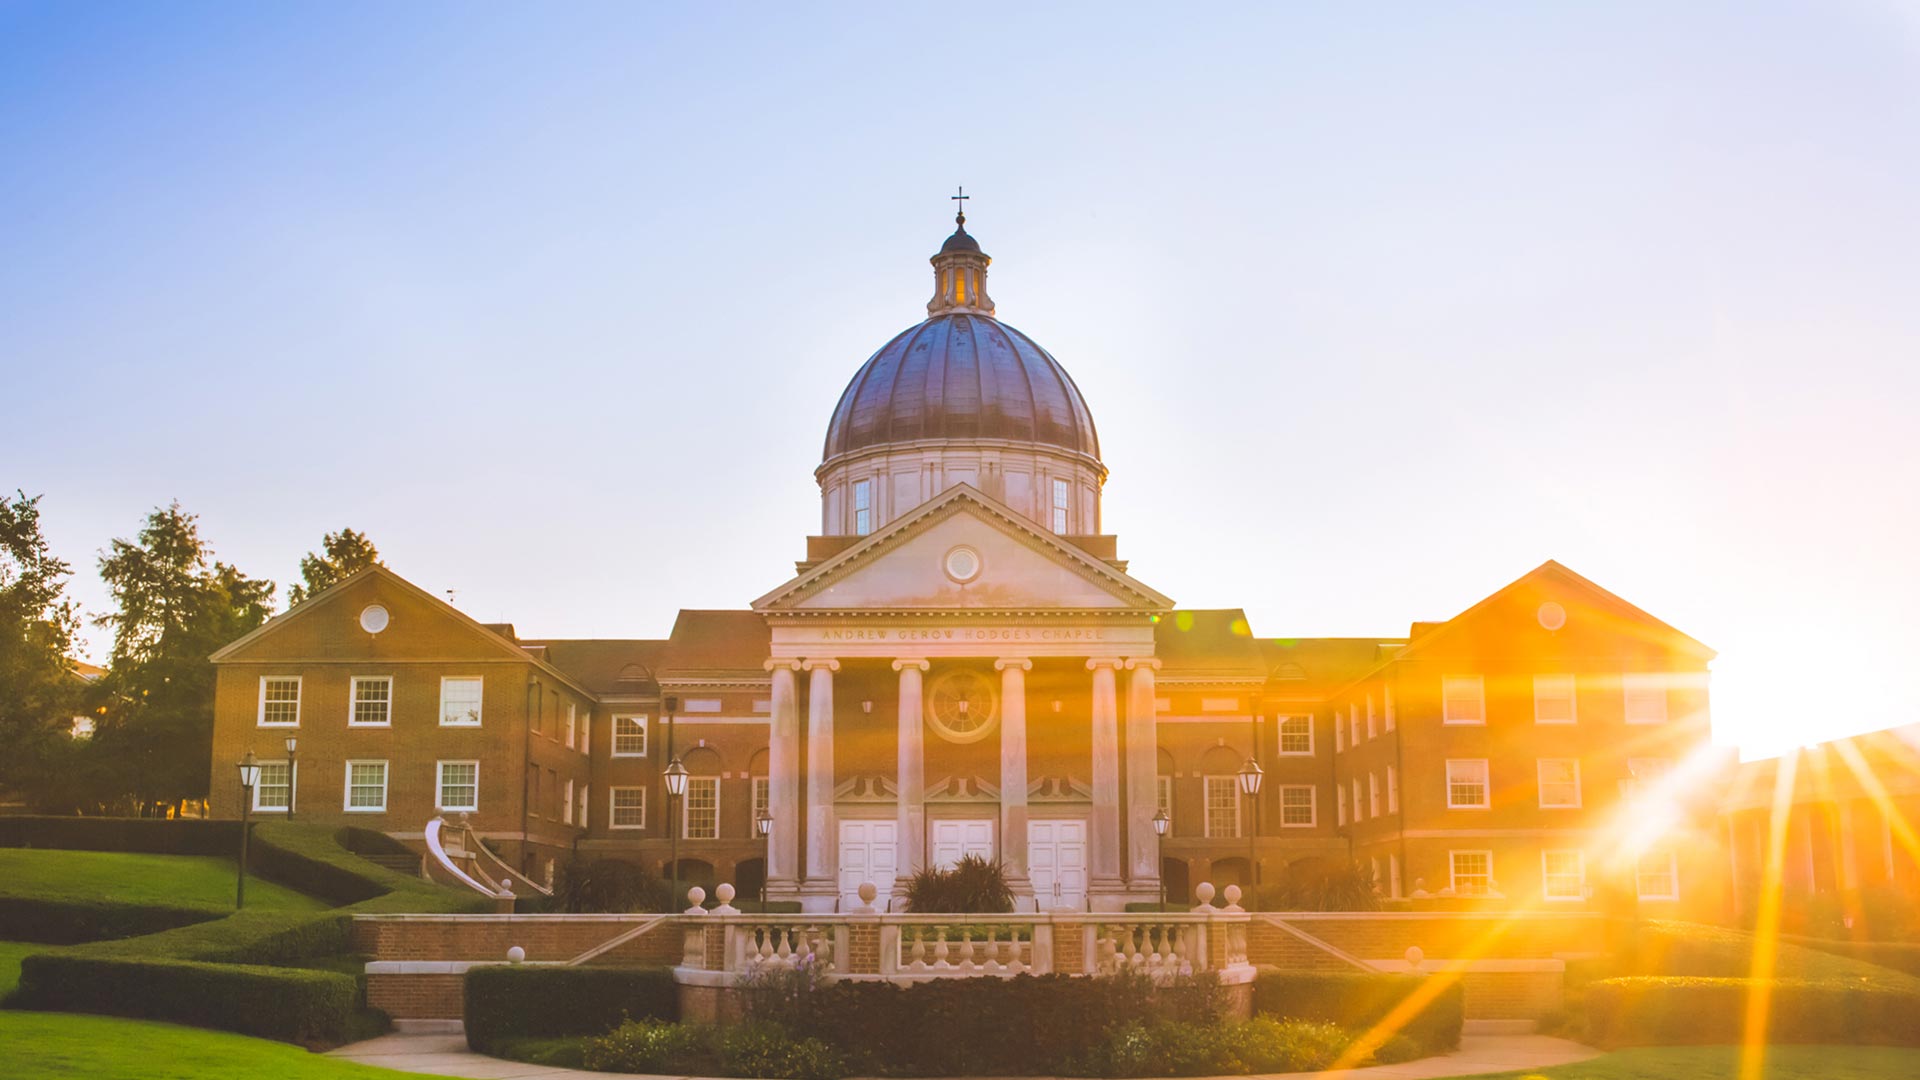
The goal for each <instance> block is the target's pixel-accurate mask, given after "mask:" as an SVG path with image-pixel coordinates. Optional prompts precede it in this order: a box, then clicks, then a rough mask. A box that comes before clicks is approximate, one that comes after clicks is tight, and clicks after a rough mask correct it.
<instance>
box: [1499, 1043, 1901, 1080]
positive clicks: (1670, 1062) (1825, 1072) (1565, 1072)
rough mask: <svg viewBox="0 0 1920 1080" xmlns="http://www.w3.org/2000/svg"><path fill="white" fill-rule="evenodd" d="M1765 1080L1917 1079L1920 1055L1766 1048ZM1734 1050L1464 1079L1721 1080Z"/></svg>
mask: <svg viewBox="0 0 1920 1080" xmlns="http://www.w3.org/2000/svg"><path fill="white" fill-rule="evenodd" d="M1766 1062H1767V1064H1766V1071H1765V1072H1764V1073H1763V1074H1762V1075H1763V1076H1765V1077H1766V1080H1895V1078H1898V1077H1909V1076H1920V1050H1907V1049H1900V1048H1897V1047H1891V1046H1770V1047H1768V1048H1767V1059H1766ZM1739 1071H1740V1048H1739V1047H1736V1046H1661V1047H1648V1048H1645V1049H1640V1050H1622V1051H1619V1052H1618V1053H1613V1054H1607V1055H1605V1056H1604V1057H1597V1058H1594V1059H1593V1060H1591V1061H1582V1062H1580V1063H1579V1064H1577V1065H1556V1066H1554V1067H1553V1068H1551V1069H1534V1070H1522V1071H1520V1072H1504V1073H1483V1074H1481V1075H1479V1076H1477V1077H1472V1078H1468V1080H1496V1078H1497V1080H1521V1078H1523V1077H1543V1078H1545V1080H1721V1078H1729V1080H1730V1078H1732V1077H1735V1076H1738V1075H1739Z"/></svg>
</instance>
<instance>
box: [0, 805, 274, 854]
mask: <svg viewBox="0 0 1920 1080" xmlns="http://www.w3.org/2000/svg"><path fill="white" fill-rule="evenodd" d="M239 845H240V823H239V822H237V821H199V820H192V819H187V820H181V819H178V818H174V819H168V818H111V817H54V816H42V815H32V814H26V815H20V816H17V817H11V816H10V817H0V847H17V848H60V849H63V850H67V851H134V852H141V853H144V854H148V855H231V854H233V852H234V849H235V848H237V847H238V846H239Z"/></svg>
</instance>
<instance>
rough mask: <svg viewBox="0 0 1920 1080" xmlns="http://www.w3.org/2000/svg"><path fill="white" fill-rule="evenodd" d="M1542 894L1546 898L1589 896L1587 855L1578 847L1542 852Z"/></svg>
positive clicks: (1565, 898)
mask: <svg viewBox="0 0 1920 1080" xmlns="http://www.w3.org/2000/svg"><path fill="white" fill-rule="evenodd" d="M1540 896H1541V898H1542V899H1546V900H1584V899H1586V897H1587V857H1586V856H1585V855H1584V854H1582V853H1581V852H1580V851H1579V850H1578V849H1574V848H1570V849H1566V850H1548V851H1542V852H1541V853H1540Z"/></svg>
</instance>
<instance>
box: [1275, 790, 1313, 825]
mask: <svg viewBox="0 0 1920 1080" xmlns="http://www.w3.org/2000/svg"><path fill="white" fill-rule="evenodd" d="M1316 790H1317V789H1315V788H1314V786H1313V785H1312V784H1286V785H1284V786H1282V787H1281V788H1280V825H1281V827H1283V828H1290V829H1305V828H1311V827H1312V826H1314V825H1316V824H1318V818H1319V814H1318V813H1317V812H1316V811H1317V810H1318V808H1319V807H1318V800H1317V799H1316V798H1315V792H1316Z"/></svg>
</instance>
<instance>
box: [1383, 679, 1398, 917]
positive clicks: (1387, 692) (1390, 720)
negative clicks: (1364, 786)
mask: <svg viewBox="0 0 1920 1080" xmlns="http://www.w3.org/2000/svg"><path fill="white" fill-rule="evenodd" d="M1380 689H1381V691H1382V694H1383V696H1384V697H1385V698H1386V713H1387V730H1388V731H1392V730H1393V724H1394V712H1393V687H1391V686H1383V687H1381V688H1380ZM1394 895H1395V896H1398V895H1400V891H1399V890H1398V889H1395V890H1394Z"/></svg>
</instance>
